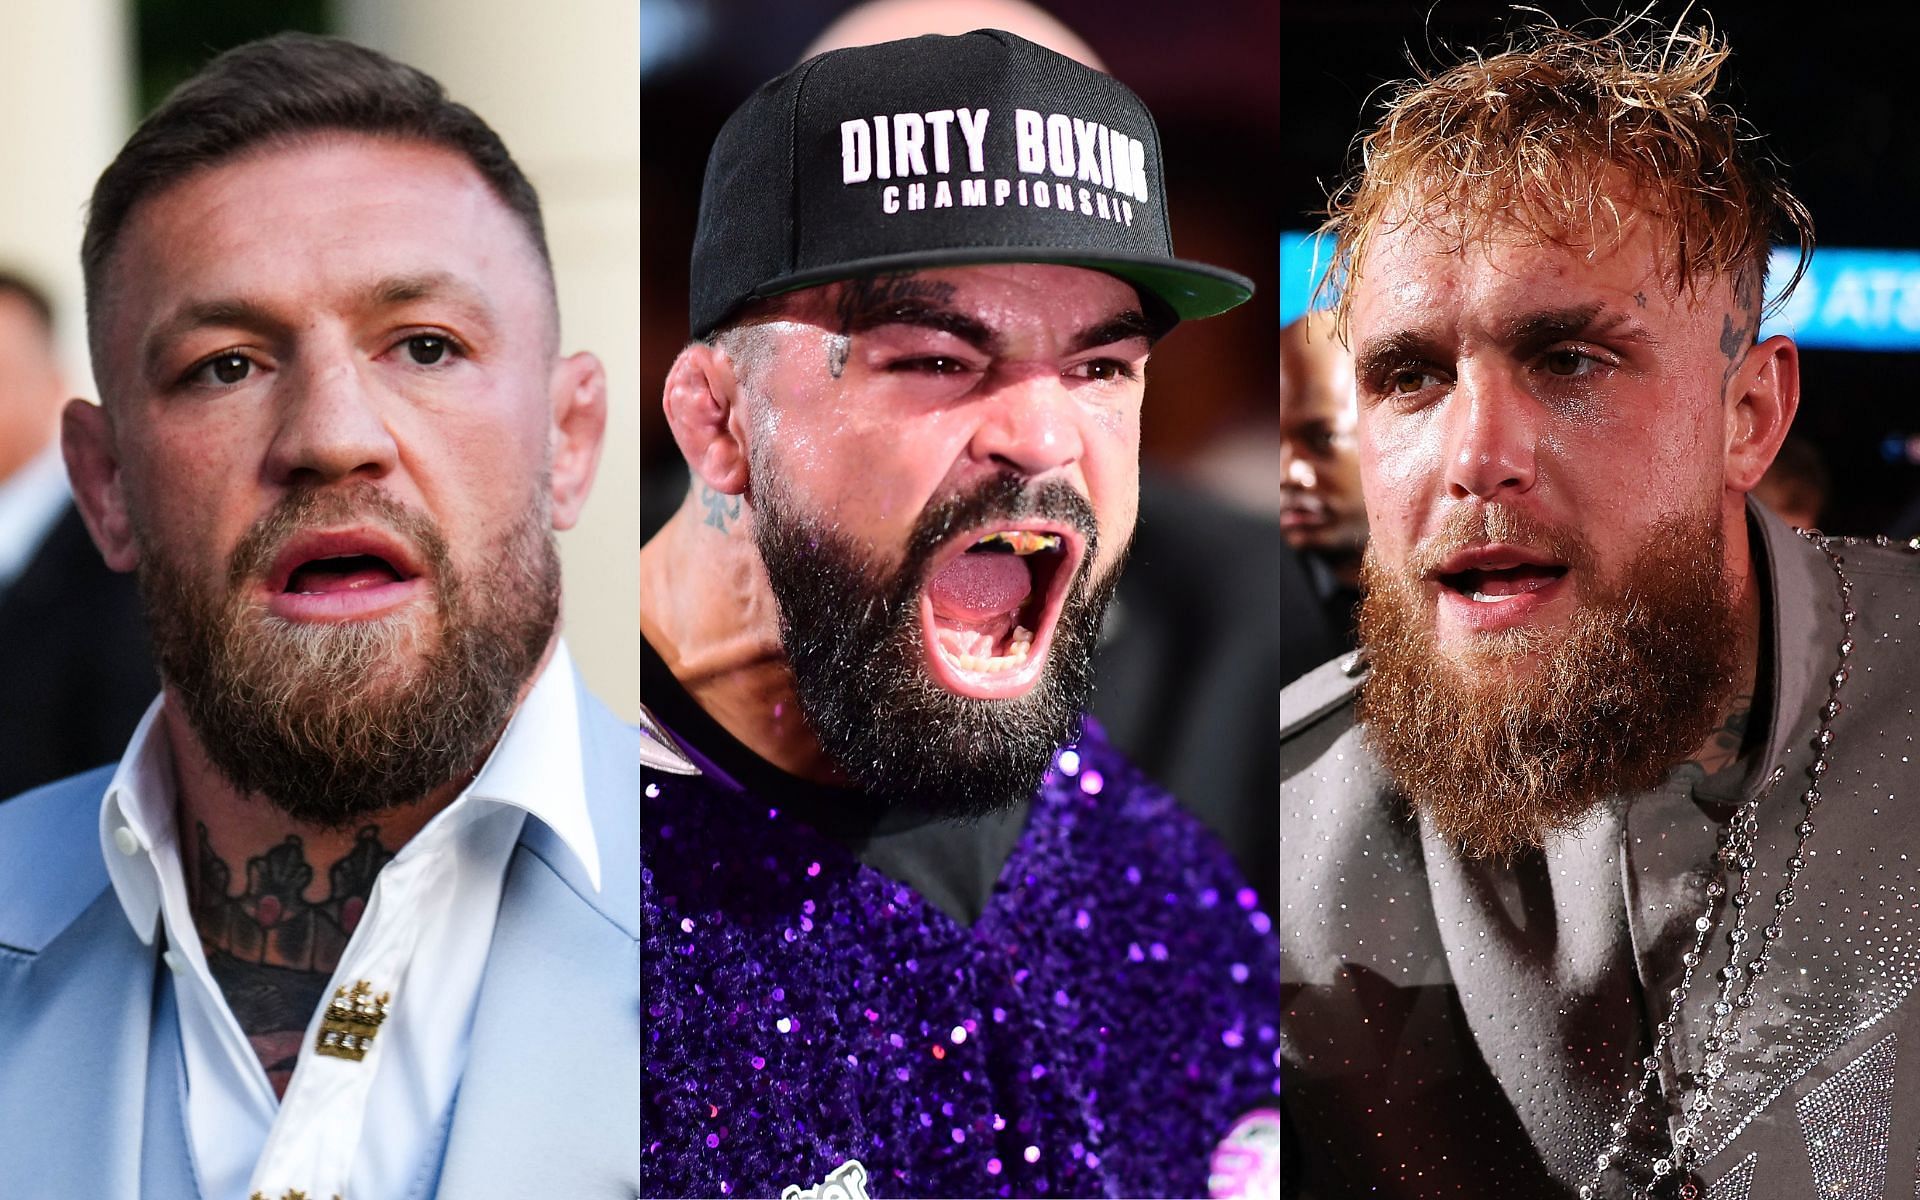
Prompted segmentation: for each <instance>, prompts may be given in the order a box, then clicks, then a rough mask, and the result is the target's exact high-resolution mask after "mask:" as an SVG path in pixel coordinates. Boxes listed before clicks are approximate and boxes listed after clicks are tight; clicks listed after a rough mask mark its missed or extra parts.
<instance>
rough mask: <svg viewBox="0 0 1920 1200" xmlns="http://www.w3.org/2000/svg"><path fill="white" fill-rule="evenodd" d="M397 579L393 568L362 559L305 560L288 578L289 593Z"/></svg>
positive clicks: (372, 584) (341, 588) (340, 589)
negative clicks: (305, 562)
mask: <svg viewBox="0 0 1920 1200" xmlns="http://www.w3.org/2000/svg"><path fill="white" fill-rule="evenodd" d="M397 579H399V576H398V575H395V574H394V573H393V568H391V567H389V566H387V565H385V564H384V563H381V562H379V561H378V560H373V559H365V558H345V559H321V560H319V561H318V562H311V563H307V564H305V565H304V566H301V567H299V568H297V569H295V571H294V572H293V574H292V575H291V576H289V577H288V579H287V590H288V591H290V592H345V591H351V590H352V589H354V588H364V587H377V586H379V585H380V584H383V583H393V582H395V581H396V580H397Z"/></svg>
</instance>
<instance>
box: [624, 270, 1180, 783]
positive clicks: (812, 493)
mask: <svg viewBox="0 0 1920 1200" xmlns="http://www.w3.org/2000/svg"><path fill="white" fill-rule="evenodd" d="M903 300H905V301H910V302H911V306H912V307H913V308H914V309H915V310H916V311H917V312H919V313H920V315H919V316H917V317H915V318H914V319H913V320H892V319H889V314H890V313H892V312H894V311H896V306H897V305H898V304H899V303H901V302H902V301H903ZM1139 306H1140V301H1139V297H1138V295H1137V294H1136V293H1135V292H1134V290H1133V288H1132V287H1131V286H1130V285H1128V284H1125V283H1123V282H1121V281H1120V280H1118V279H1115V278H1114V277H1112V276H1110V275H1106V274H1103V273H1100V272H1097V271H1090V270H1085V269H1081V268H1077V267H1056V266H1040V265H1031V264H1016V265H993V266H978V267H957V268H949V269H943V270H937V271H923V272H918V273H916V274H914V275H911V276H905V277H883V278H882V279H880V280H866V281H860V282H859V283H857V284H855V285H852V286H849V285H830V286H828V287H825V288H818V289H812V290H811V291H809V292H805V293H799V294H797V295H796V296H795V297H793V298H791V299H790V300H789V301H788V302H786V303H784V304H783V305H782V307H781V308H780V310H779V312H778V315H777V319H776V320H773V321H771V322H769V323H768V324H766V325H765V327H764V329H763V330H762V331H761V332H762V334H763V336H764V337H765V338H766V339H767V342H766V346H765V352H764V353H761V354H759V355H756V356H754V357H756V358H757V360H758V361H756V362H752V363H747V364H735V363H733V362H731V361H730V360H729V359H728V357H727V355H726V354H725V353H724V352H723V351H720V350H718V349H716V348H715V347H709V346H706V345H701V344H695V345H692V346H689V347H688V348H687V349H686V350H685V351H683V352H682V353H681V355H680V358H679V359H678V360H677V361H676V362H675V364H674V367H673V370H672V372H671V373H670V375H669V377H668V381H667V387H666V395H665V404H666V409H667V414H668V419H669V421H670V423H671V424H672V426H673V429H674V434H675V437H676V439H677V440H678V441H679V444H680V447H681V450H682V453H683V454H684V455H685V456H686V459H687V461H688V463H689V465H690V466H691V468H692V470H693V473H694V476H695V482H694V486H693V487H692V488H691V489H690V491H689V494H688V498H687V501H686V503H685V504H683V505H682V507H681V509H680V511H679V512H678V513H676V514H675V515H674V517H673V518H672V519H671V520H670V521H669V522H668V523H667V524H666V526H665V527H664V528H663V529H662V530H661V532H660V533H659V534H658V535H656V536H655V537H654V539H653V540H652V541H650V542H648V543H647V545H646V546H645V547H643V548H642V550H641V557H640V568H641V574H640V597H641V630H642V632H643V634H644V635H645V636H646V638H647V641H648V643H649V644H650V645H652V646H653V647H654V648H655V649H656V650H657V651H658V652H659V653H660V655H661V657H662V659H663V660H664V662H665V663H666V665H667V666H668V667H669V668H670V669H671V670H672V671H673V672H674V674H675V676H676V677H677V678H678V679H679V680H680V681H681V682H682V683H683V684H684V685H685V686H686V687H687V689H688V691H689V692H690V693H691V694H692V695H693V697H694V698H695V699H696V700H697V701H699V703H700V705H701V707H702V708H704V709H705V710H706V711H707V712H708V713H710V714H711V715H712V716H713V717H714V719H715V720H717V721H719V722H720V724H721V725H722V726H724V727H725V728H726V729H727V730H728V731H729V732H730V733H732V734H733V735H734V736H735V737H737V738H739V739H740V741H741V742H742V743H744V744H745V745H746V746H747V747H748V748H749V749H752V750H753V751H754V752H755V753H756V754H758V755H760V756H761V757H762V758H764V759H766V760H767V761H769V762H771V763H773V764H775V765H776V766H779V767H781V768H782V769H783V770H786V771H788V772H790V773H792V774H795V775H799V776H801V777H803V778H809V779H817V780H826V781H836V782H837V781H841V780H842V778H843V776H842V775H841V773H840V772H839V769H838V768H837V767H836V766H835V765H834V764H833V763H832V762H831V761H830V759H828V757H827V756H826V755H825V754H824V753H823V752H822V751H821V750H820V747H819V745H818V743H817V742H816V741H815V739H814V738H813V735H812V733H811V732H810V731H809V730H808V729H807V727H806V725H805V723H804V722H803V721H802V720H801V719H800V714H799V711H798V708H797V705H796V703H795V701H794V696H793V688H792V680H791V675H790V673H789V671H788V668H787V666H786V663H785V658H784V655H783V653H782V650H781V647H780V637H779V626H778V618H777V612H776V609H775V606H774V602H773V597H772V595H771V592H770V590H769V586H768V583H767V578H766V573H765V571H764V569H763V568H762V567H761V565H760V561H759V557H758V553H757V551H756V550H755V547H754V542H753V536H752V522H753V519H754V503H753V496H754V487H755V483H754V480H753V479H752V478H751V474H752V473H751V470H750V466H749V462H748V458H749V453H750V450H749V446H750V443H751V442H752V440H753V439H754V438H767V439H770V441H769V446H768V451H767V459H766V461H768V462H769V463H770V464H771V465H772V467H773V469H776V470H777V471H778V472H779V474H780V486H781V487H782V488H783V490H784V492H785V494H786V495H787V496H788V497H789V499H790V501H791V503H793V504H794V505H795V506H796V507H798V508H799V509H800V510H801V511H803V512H807V513H811V514H815V515H816V516H817V518H818V519H819V520H820V521H822V522H823V523H825V524H826V525H828V526H830V527H832V528H834V529H836V530H837V532H838V533H840V534H841V535H842V536H845V537H850V538H852V539H854V540H855V541H856V542H857V543H858V544H859V545H860V546H861V547H862V548H863V549H865V550H866V551H867V552H868V553H870V554H871V556H872V557H873V558H874V559H875V560H876V561H878V562H881V563H887V564H895V563H898V562H899V561H900V559H901V556H902V553H903V551H904V549H905V544H906V539H907V535H908V532H909V530H911V529H912V527H913V525H914V522H915V520H916V519H917V518H918V516H919V515H920V513H921V512H922V511H923V510H924V509H925V508H926V507H927V505H928V503H929V502H930V501H933V500H935V499H937V498H940V497H943V496H947V495H950V494H952V493H953V492H955V491H956V490H957V489H960V488H964V487H968V486H972V485H976V484H978V483H979V482H981V481H982V480H984V479H987V478H991V477H993V476H995V475H1000V474H1004V473H1006V472H1008V471H1013V472H1017V473H1019V474H1021V475H1023V476H1025V477H1026V478H1028V479H1031V480H1034V481H1036V482H1045V481H1049V480H1055V479H1057V480H1061V481H1064V482H1065V483H1066V484H1067V485H1068V486H1070V487H1072V488H1073V489H1075V490H1076V491H1077V492H1078V493H1079V494H1080V495H1082V496H1083V497H1085V498H1086V499H1087V500H1088V501H1089V502H1090V503H1091V505H1092V508H1093V511H1094V513H1095V514H1096V516H1097V520H1098V532H1099V545H1100V558H1099V560H1098V561H1096V562H1095V563H1094V564H1093V570H1094V572H1095V574H1096V575H1099V574H1104V573H1105V572H1107V571H1110V570H1112V569H1113V566H1114V563H1115V562H1116V561H1117V560H1118V556H1119V554H1120V552H1121V549H1122V548H1123V547H1124V546H1125V544H1126V542H1127V540H1128V539H1127V535H1128V533H1129V532H1130V531H1131V530H1132V527H1133V523H1134V519H1135V515H1136V512H1137V507H1138V499H1139V497H1138V490H1139V438H1140V402H1141V397H1142V391H1143V389H1144V386H1145V378H1144V377H1145V361H1146V357H1147V353H1148V339H1147V337H1146V336H1145V335H1144V334H1143V333H1136V332H1133V331H1131V329H1130V327H1129V326H1127V324H1126V323H1125V322H1124V321H1122V318H1123V317H1124V316H1125V315H1127V314H1134V313H1137V311H1138V309H1139ZM929 313H930V314H932V315H931V316H928V315H927V314H929ZM1116 322H1119V324H1116ZM1102 331H1107V332H1104V333H1103V332H1102ZM1089 336H1091V337H1092V340H1091V341H1089V340H1088V338H1089ZM743 367H744V368H746V372H745V373H746V374H747V375H748V376H749V380H748V382H749V383H751V385H752V386H751V387H744V386H743V384H742V380H741V373H742V368H743ZM716 496H719V497H728V498H739V499H740V500H741V501H742V503H741V504H740V507H739V515H738V516H737V517H733V516H724V515H723V516H722V517H721V518H720V520H718V521H715V520H713V519H711V518H712V515H713V514H714V512H715V510H716V508H717V507H719V506H718V505H717V504H716V502H715V500H714V499H713V498H714V497H716ZM722 511H723V512H725V511H726V510H724V509H722Z"/></svg>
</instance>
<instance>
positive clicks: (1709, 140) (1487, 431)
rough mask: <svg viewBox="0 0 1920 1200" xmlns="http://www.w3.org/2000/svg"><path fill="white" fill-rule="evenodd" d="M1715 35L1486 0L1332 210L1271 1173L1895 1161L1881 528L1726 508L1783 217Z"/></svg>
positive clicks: (1372, 1188) (1900, 727)
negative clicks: (1853, 533)
mask: <svg viewBox="0 0 1920 1200" xmlns="http://www.w3.org/2000/svg"><path fill="white" fill-rule="evenodd" d="M1728 53H1729V52H1728V49H1727V47H1726V46H1725V44H1724V43H1722V42H1721V41H1720V40H1718V39H1717V38H1716V36H1715V35H1714V34H1713V33H1712V32H1711V31H1710V30H1706V29H1701V30H1692V29H1688V28H1685V27H1681V28H1675V29H1662V28H1658V27H1654V26H1652V25H1651V23H1650V22H1646V21H1629V22H1627V23H1625V24H1624V25H1621V26H1617V27H1611V28H1607V29H1603V30H1600V31H1597V32H1591V33H1589V32H1583V31H1581V30H1577V29H1575V30H1567V29H1560V28H1554V27H1542V28H1534V29H1530V30H1527V31H1524V32H1523V33H1521V34H1520V35H1519V36H1518V37H1517V39H1516V42H1515V44H1514V45H1512V46H1511V47H1509V48H1507V49H1506V50H1505V51H1502V52H1498V53H1493V52H1489V53H1486V54H1484V55H1475V56H1472V57H1469V58H1467V59H1466V60H1465V61H1463V62H1462V63H1461V65H1459V66H1457V67H1454V68H1453V69H1451V70H1447V71H1444V72H1442V73H1439V74H1437V75H1435V76H1433V77H1431V78H1426V79H1421V80H1417V81H1414V82H1412V83H1409V84H1407V85H1405V86H1404V87H1403V88H1401V89H1400V90H1399V91H1398V92H1397V93H1396V94H1395V95H1394V96H1393V97H1392V98H1391V100H1390V102H1389V105H1388V109H1387V111H1386V113H1385V114H1384V116H1383V117H1382V119H1381V121H1380V123H1379V125H1378V126H1377V127H1376V128H1375V129H1374V131H1373V132H1372V133H1370V134H1368V135H1367V136H1366V138H1365V142H1364V148H1365V153H1364V156H1363V158H1364V161H1363V163H1362V166H1361V168H1360V170H1359V172H1358V174H1357V175H1356V176H1355V177H1354V178H1353V179H1352V180H1351V181H1350V182H1349V183H1348V184H1347V185H1346V187H1345V188H1344V190H1342V191H1340V192H1339V193H1338V195H1337V198H1336V201H1335V203H1334V206H1333V214H1332V220H1331V221H1330V222H1329V227H1328V228H1329V231H1330V232H1331V234H1332V235H1333V236H1334V237H1335V238H1337V240H1338V246H1339V250H1338V263H1339V265H1340V266H1341V267H1343V268H1344V280H1343V286H1342V290H1341V297H1340V307H1341V310H1342V311H1343V313H1344V316H1345V322H1346V325H1345V332H1346V336H1347V339H1348V341H1349V344H1350V345H1351V347H1352V350H1353V353H1354V357H1355V362H1356V371H1357V376H1358V381H1359V424H1358V429H1357V436H1358V443H1359V453H1360V464H1361V475H1362V483H1363V487H1364V490H1365V494H1366V501H1367V510H1368V516H1369V518H1370V521H1371V528H1372V540H1371V543H1370V549H1369V551H1368V553H1367V557H1366V563H1365V583H1366V587H1367V593H1366V599H1365V601H1364V603H1363V608H1362V613H1361V618H1360V636H1361V643H1362V647H1363V649H1362V652H1361V653H1362V655H1364V657H1357V658H1346V659H1342V660H1340V661H1338V662H1337V663H1333V664H1329V665H1328V666H1327V667H1325V668H1323V669H1322V670H1320V671H1319V672H1317V673H1315V674H1313V675H1310V676H1308V677H1307V678H1305V679H1303V680H1302V681H1300V682H1299V683H1298V684H1296V685H1295V686H1294V687H1293V688H1291V689H1289V690H1288V691H1287V692H1286V693H1285V694H1284V695H1283V697H1282V705H1281V711H1282V724H1283V727H1284V729H1283V746H1282V751H1281V753H1282V764H1281V773H1282V779H1283V781H1284V782H1283V784H1282V806H1283V810H1282V822H1283V823H1282V826H1281V827H1282V829H1283V830H1284V831H1285V836H1284V838H1283V860H1284V861H1283V871H1282V875H1281V878H1282V879H1284V880H1286V881H1287V883H1286V884H1285V885H1284V887H1283V895H1282V903H1281V913H1282V914H1283V916H1282V922H1283V928H1282V938H1283V941H1284V942H1285V944H1286V947H1287V959H1286V971H1285V976H1284V985H1283V996H1284V998H1285V1005H1286V1009H1285V1041H1286V1065H1287V1105H1288V1109H1289V1112H1290V1114H1291V1116H1292V1117H1293V1119H1294V1123H1295V1125H1296V1127H1297V1128H1298V1130H1299V1133H1300V1135H1301V1145H1302V1151H1301V1160H1300V1163H1299V1165H1300V1166H1301V1167H1302V1168H1303V1171H1302V1185H1303V1187H1304V1188H1305V1189H1306V1190H1307V1192H1308V1193H1309V1194H1312V1195H1346V1194H1356V1195H1357V1194H1362V1193H1364V1194H1368V1195H1382V1194H1391V1195H1397V1196H1441V1195H1447V1196H1455V1195H1491V1194H1506V1195H1524V1196H1543V1197H1544V1196H1573V1195H1578V1196H1581V1197H1588V1196H1625V1195H1635V1196H1639V1195H1643V1194H1646V1193H1647V1189H1649V1188H1651V1189H1652V1190H1653V1194H1656V1195H1678V1196H1685V1197H1696V1198H1697V1197H1700V1196H1713V1197H1716V1198H1719V1197H1737V1198H1740V1200H1748V1198H1751V1200H1775V1198H1778V1200H1785V1198H1787V1197H1796V1198H1797V1197H1805V1196H1859V1197H1869V1196H1870V1197H1874V1198H1876V1200H1878V1198H1880V1197H1891V1196H1896V1195H1898V1196H1902V1197H1905V1196H1909V1195H1911V1194H1912V1192H1913V1187H1914V1178H1915V1170H1916V1163H1915V1159H1916V1155H1917V1154H1920V1057H1916V1056H1915V1054H1914V1053H1913V1052H1912V1049H1911V1047H1912V1046H1913V1045H1914V1044H1915V1043H1916V1042H1917V1041H1920V1001H1916V1000H1915V999H1914V997H1913V995H1912V988H1913V985H1914V983H1915V981H1916V977H1920V909H1916V907H1915V898H1916V896H1920V838H1916V836H1915V834H1914V828H1915V826H1914V824H1913V822H1912V821H1910V820H1902V819H1901V818H1900V817H1899V814H1900V813H1902V812H1904V811H1906V810H1908V809H1910V807H1911V801H1910V794H1911V792H1912V791H1913V789H1914V786H1915V784H1916V783H1920V780H1917V779H1916V772H1915V768H1914V767H1913V766H1912V765H1911V764H1910V763H1909V761H1908V747H1907V742H1908V738H1909V736H1910V730H1911V727H1912V720H1913V717H1912V710H1913V707H1914V703H1915V695H1914V686H1915V685H1914V677H1915V676H1914V661H1913V657H1912V652H1911V651H1910V650H1907V649H1903V648H1902V644H1901V643H1902V640H1903V638H1906V635H1907V629H1906V626H1907V625H1908V624H1909V623H1910V622H1911V618H1912V614H1913V613H1914V611H1915V607H1916V605H1920V595H1917V594H1916V592H1917V590H1920V589H1917V587H1916V585H1920V569H1916V568H1920V563H1916V562H1915V561H1914V559H1913V556H1912V554H1911V553H1910V552H1909V549H1908V548H1907V547H1894V546H1886V545H1884V543H1883V544H1882V545H1878V546H1876V545H1871V544H1868V545H1854V544H1852V543H1851V542H1849V541H1843V540H1841V539H1828V538H1822V537H1819V536H1818V535H1808V536H1802V535H1801V534H1799V533H1797V532H1795V531H1794V530H1792V529H1789V528H1788V527H1787V526H1786V525H1784V524H1783V523H1781V522H1780V521H1779V520H1778V519H1777V518H1776V517H1774V516H1773V515H1772V514H1771V513H1770V512H1768V511H1767V510H1766V509H1765V508H1763V507H1761V506H1759V505H1756V504H1752V503H1749V500H1748V493H1750V492H1751V491H1752V489H1753V488H1754V486H1755V485H1756V484H1757V483H1758V482H1759V481H1760V479H1761V477H1762V476H1763V475H1764V473H1765V472H1766V469H1767V466H1768V464H1769V463H1770V462H1771V461H1772V459H1773V457H1774V455H1775V453H1776V452H1777V451H1778V449H1779V447H1780V444H1781V441H1782V440H1783V439H1784V437H1785V436H1786V433H1787V429H1788V426H1789V424H1790V423H1791V421H1792V419H1793V415H1794V410H1795V407H1796V405H1797V403H1798V400H1799V379H1798V360H1797V352H1796V350H1795V347H1794V345H1793V343H1792V342H1790V341H1788V340H1787V339H1786V338H1784V337H1769V338H1766V339H1765V340H1760V339H1758V338H1757V336H1756V334H1757V331H1758V329H1759V326H1760V320H1761V316H1762V301H1761V297H1762V295H1763V286H1764V283H1765V279H1766V268H1767V261H1768V254H1769V245H1770V241H1771V239H1772V238H1774V237H1778V236H1784V237H1786V238H1787V239H1789V240H1797V241H1798V242H1799V244H1800V248H1801V253H1802V256H1803V258H1802V261H1803V262H1804V256H1805V255H1806V254H1807V253H1809V252H1810V250H1811V245H1812V227H1811V221H1810V219H1809V217H1808V215H1807V213H1806V211H1805V209H1804V208H1803V207H1802V206H1801V204H1800V203H1799V201H1797V200H1796V199H1795V198H1794V197H1793V195H1792V194H1791V193H1790V192H1789V191H1788V190H1787V189H1786V188H1785V186H1784V185H1783V184H1782V183H1781V182H1780V180H1779V178H1778V176H1777V173H1776V169H1775V168H1774V166H1773V164H1772V163H1770V162H1769V161H1768V160H1767V159H1765V158H1764V157H1762V155H1761V152H1760V149H1759V146H1758V144H1757V138H1756V135H1755V134H1754V133H1753V131H1752V130H1751V129H1750V128H1748V127H1747V126H1746V125H1745V124H1744V123H1743V122H1742V120H1741V119H1740V117H1739V116H1738V115H1737V113H1736V112H1735V111H1734V110H1733V109H1732V108H1731V107H1730V106H1729V105H1728V103H1727V101H1726V100H1725V99H1724V98H1723V97H1722V96H1721V95H1720V93H1719V91H1718V90H1717V83H1718V75H1719V72H1720V71H1721V69H1722V67H1723V65H1724V63H1725V61H1726V59H1727V56H1728ZM1792 282H1793V281H1791V280H1789V281H1787V286H1786V287H1785V288H1782V289H1781V290H1780V294H1781V295H1784V294H1785V293H1786V291H1788V290H1790V288H1791V284H1792Z"/></svg>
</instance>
